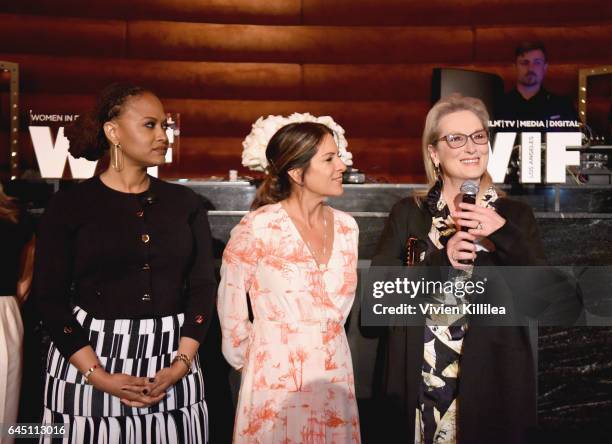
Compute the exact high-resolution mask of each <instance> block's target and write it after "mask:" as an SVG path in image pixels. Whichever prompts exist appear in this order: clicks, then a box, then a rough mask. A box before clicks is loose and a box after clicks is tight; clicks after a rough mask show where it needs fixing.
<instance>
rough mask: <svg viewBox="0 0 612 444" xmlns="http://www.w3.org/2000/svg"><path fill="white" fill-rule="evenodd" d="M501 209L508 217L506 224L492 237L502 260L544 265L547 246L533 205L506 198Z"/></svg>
mask: <svg viewBox="0 0 612 444" xmlns="http://www.w3.org/2000/svg"><path fill="white" fill-rule="evenodd" d="M511 205H512V206H511ZM498 210H499V212H500V214H501V215H502V216H504V217H505V218H506V223H505V224H504V226H503V227H501V228H500V229H499V230H497V231H496V232H495V233H493V234H491V235H490V236H489V239H490V240H491V241H492V242H493V243H494V244H495V247H496V251H495V253H494V255H495V256H496V257H497V259H498V261H499V263H500V264H501V265H545V264H546V256H545V254H544V247H543V246H542V241H541V239H540V233H539V230H538V225H537V222H536V220H535V217H534V215H533V212H532V211H531V208H529V207H528V206H527V205H525V204H520V203H518V202H512V203H511V202H510V201H508V200H504V201H500V204H499V207H498Z"/></svg>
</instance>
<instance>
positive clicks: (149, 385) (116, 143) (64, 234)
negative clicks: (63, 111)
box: [34, 84, 216, 444]
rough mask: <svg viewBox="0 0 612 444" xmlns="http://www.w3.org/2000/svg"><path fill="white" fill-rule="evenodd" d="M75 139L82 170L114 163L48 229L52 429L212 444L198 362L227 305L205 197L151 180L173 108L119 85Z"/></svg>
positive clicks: (40, 297) (39, 292)
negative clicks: (218, 294) (218, 307)
mask: <svg viewBox="0 0 612 444" xmlns="http://www.w3.org/2000/svg"><path fill="white" fill-rule="evenodd" d="M66 136H67V137H68V139H69V140H70V152H71V154H72V155H73V156H74V157H77V158H78V157H85V158H86V159H90V160H98V159H101V158H104V157H106V159H108V152H109V151H110V166H108V167H107V168H106V169H105V170H104V171H103V172H102V173H101V174H100V175H99V176H95V177H93V178H91V179H88V180H86V181H84V182H82V183H80V184H78V185H76V186H74V187H72V188H69V189H67V190H60V191H59V192H58V193H57V194H56V195H55V196H54V197H53V199H52V201H51V203H50V204H49V206H48V208H47V210H46V211H45V214H44V216H43V218H42V221H41V223H40V230H39V235H38V247H37V254H36V261H35V272H34V294H35V296H36V300H37V305H38V308H39V310H40V314H41V316H42V319H43V322H44V324H45V325H46V327H47V328H48V330H49V333H50V335H51V339H52V343H51V346H50V349H49V352H48V360H47V368H46V384H45V398H44V416H43V422H44V423H45V424H58V423H59V424H65V425H66V426H67V432H66V435H65V436H66V437H67V438H68V441H67V442H96V443H115V442H122V443H146V442H158V443H181V444H182V443H205V442H207V441H208V413H207V408H206V402H205V400H204V386H203V379H202V371H201V368H200V364H199V362H198V355H197V351H198V348H199V345H200V343H201V342H202V340H203V339H204V336H205V334H206V331H207V329H208V325H209V321H210V319H211V312H212V310H213V307H214V297H215V291H216V282H215V276H214V266H213V260H212V251H211V250H212V249H211V235H210V227H209V225H208V219H207V214H206V210H205V209H204V207H203V205H202V202H201V199H200V198H199V197H198V196H197V195H196V194H195V193H194V192H193V191H191V190H190V189H188V188H186V187H182V186H179V185H174V184H170V183H167V182H164V181H161V180H158V179H156V178H154V177H151V176H149V175H147V173H146V170H147V168H148V167H151V166H156V165H161V164H163V163H164V161H165V154H166V150H167V148H168V139H167V137H166V114H165V112H164V109H163V106H162V104H161V102H160V100H159V99H158V98H157V97H156V96H155V95H154V94H153V93H151V92H150V91H147V90H145V89H143V88H140V87H137V86H131V85H121V84H115V85H111V86H109V87H108V88H106V89H105V90H104V91H102V93H101V94H100V96H99V98H98V101H97V104H96V107H95V109H94V111H93V112H92V113H91V114H90V115H87V116H84V117H81V119H79V120H78V121H77V123H76V126H74V127H69V128H67V129H66ZM44 440H45V439H44V438H43V441H44Z"/></svg>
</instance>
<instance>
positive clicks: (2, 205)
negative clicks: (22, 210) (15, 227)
mask: <svg viewBox="0 0 612 444" xmlns="http://www.w3.org/2000/svg"><path fill="white" fill-rule="evenodd" d="M0 219H5V220H8V221H11V222H12V223H14V224H16V223H17V222H18V220H19V208H17V205H15V204H14V203H13V199H12V198H11V197H9V196H7V195H6V194H4V188H3V187H2V184H1V183H0Z"/></svg>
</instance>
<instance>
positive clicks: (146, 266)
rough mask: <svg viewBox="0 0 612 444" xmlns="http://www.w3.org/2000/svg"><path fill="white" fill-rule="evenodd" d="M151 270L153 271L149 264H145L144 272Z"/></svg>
mask: <svg viewBox="0 0 612 444" xmlns="http://www.w3.org/2000/svg"><path fill="white" fill-rule="evenodd" d="M150 269H151V267H150V266H149V264H144V265H143V266H142V270H150Z"/></svg>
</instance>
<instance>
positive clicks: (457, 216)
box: [446, 202, 506, 269]
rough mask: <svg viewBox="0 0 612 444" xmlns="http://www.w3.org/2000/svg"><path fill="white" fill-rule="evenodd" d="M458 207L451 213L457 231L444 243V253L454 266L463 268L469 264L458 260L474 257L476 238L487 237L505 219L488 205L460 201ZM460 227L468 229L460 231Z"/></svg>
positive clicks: (470, 259)
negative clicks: (481, 205) (457, 209)
mask: <svg viewBox="0 0 612 444" xmlns="http://www.w3.org/2000/svg"><path fill="white" fill-rule="evenodd" d="M459 208H461V210H460V211H454V212H452V213H451V216H452V217H453V219H454V221H455V224H456V225H457V232H456V233H455V234H454V235H453V236H452V237H451V238H450V239H449V241H448V243H447V244H446V254H447V256H448V260H449V261H450V263H451V265H452V266H453V267H454V268H459V269H465V268H468V267H469V265H465V264H461V263H459V261H460V260H467V261H473V260H474V259H476V245H474V242H475V241H476V240H477V239H478V238H483V237H488V236H490V235H491V234H493V233H495V232H496V231H497V230H499V229H500V228H501V227H503V226H504V224H505V223H506V219H504V218H503V217H502V216H500V215H499V214H498V213H497V212H496V211H495V210H494V209H493V208H489V207H480V206H478V205H474V204H469V203H465V202H460V203H459ZM461 227H468V230H467V231H461Z"/></svg>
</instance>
